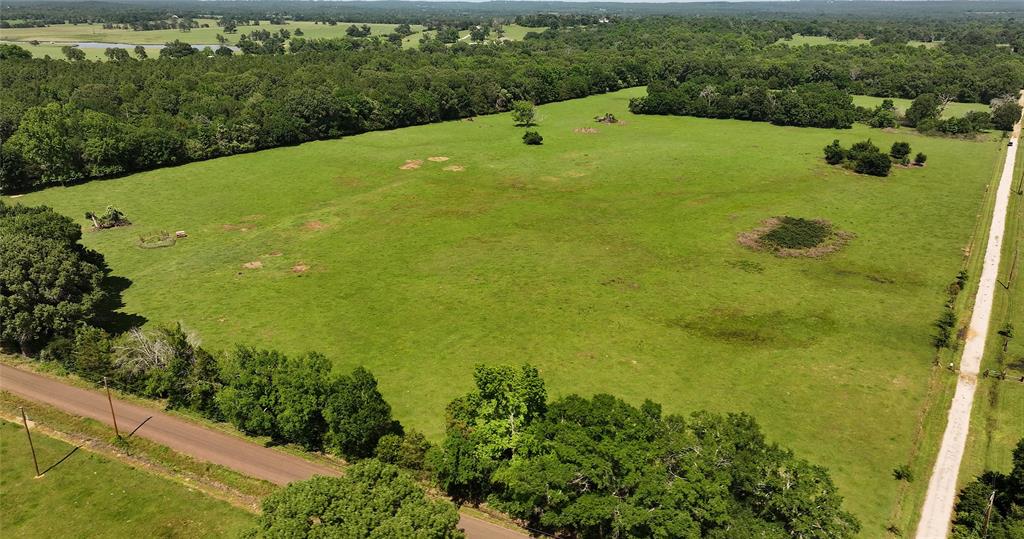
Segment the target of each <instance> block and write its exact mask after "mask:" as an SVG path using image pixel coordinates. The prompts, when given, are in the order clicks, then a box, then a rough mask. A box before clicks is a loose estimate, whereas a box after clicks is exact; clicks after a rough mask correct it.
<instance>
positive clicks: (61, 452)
mask: <svg viewBox="0 0 1024 539" xmlns="http://www.w3.org/2000/svg"><path fill="white" fill-rule="evenodd" d="M32 443H33V444H34V445H35V448H36V454H37V456H38V458H39V466H40V468H41V469H43V470H45V469H46V468H48V467H50V466H51V465H53V464H55V463H57V462H58V461H60V459H62V458H63V457H65V456H66V455H68V454H69V453H70V452H71V451H72V450H73V449H74V447H73V446H71V445H68V444H66V443H64V442H62V441H59V440H56V439H53V438H50V437H47V436H44V435H43V434H41V433H39V432H34V433H33V434H32ZM34 476H35V469H34V468H33V465H32V455H31V453H30V452H29V446H28V440H27V439H26V437H25V432H24V430H23V428H22V427H21V426H20V425H15V424H14V423H9V422H7V421H0V528H2V529H3V534H4V536H5V537H22V538H35V537H39V538H51V537H111V538H115V537H116V538H121V537H182V538H192V537H237V536H238V535H239V534H240V533H241V532H243V531H245V530H246V529H248V528H250V527H252V525H253V522H254V518H253V515H251V514H249V513H247V512H245V511H243V510H242V509H239V508H236V507H233V506H231V505H230V504H228V503H227V502H223V501H220V500H215V499H213V498H210V497H208V496H206V495H204V494H202V493H201V492H199V491H195V490H192V489H190V488H187V487H185V486H183V485H180V484H178V483H175V482H173V481H171V480H169V479H165V478H162V477H158V476H156V475H153V474H150V473H148V472H146V471H142V470H138V469H135V468H132V467H131V466H128V465H126V464H123V463H120V462H116V461H113V460H110V459H108V458H105V457H102V456H99V455H96V454H94V453H90V452H88V451H85V450H81V449H80V450H78V451H75V452H74V453H73V454H71V455H70V456H68V457H67V459H66V460H64V461H63V462H61V463H60V464H58V465H57V466H55V467H54V468H53V469H51V470H50V471H49V472H46V473H45V475H44V476H43V477H42V478H39V479H36V478H34Z"/></svg>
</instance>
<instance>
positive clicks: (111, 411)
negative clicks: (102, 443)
mask: <svg viewBox="0 0 1024 539" xmlns="http://www.w3.org/2000/svg"><path fill="white" fill-rule="evenodd" d="M103 389H106V390H107V402H108V403H109V404H110V417H111V418H113V419H114V435H115V436H117V437H118V438H120V437H121V433H120V432H119V431H118V430H117V415H116V414H115V413H114V399H112V398H110V387H109V386H107V377H106V376H104V377H103Z"/></svg>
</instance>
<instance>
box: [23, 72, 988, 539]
mask: <svg viewBox="0 0 1024 539" xmlns="http://www.w3.org/2000/svg"><path fill="white" fill-rule="evenodd" d="M643 93H644V90H643V89H642V88H637V89H630V90H625V91H621V92H616V93H611V94H607V95H600V96H594V97H589V98H585V99H578V100H573V101H567V102H562V103H555V104H550V105H545V106H542V107H539V108H538V123H539V125H538V126H537V127H535V129H537V130H538V131H539V132H540V133H541V134H542V135H543V136H544V145H543V146H526V145H524V144H522V142H521V140H520V139H521V137H522V134H523V128H520V127H514V126H513V122H512V120H511V118H510V116H509V115H507V114H499V115H494V116H487V117H478V118H475V119H474V120H473V121H454V122H447V123H442V124H435V125H427V126H420V127H412V128H406V129H398V130H393V131H385V132H375V133H367V134H363V135H358V136H352V137H347V138H344V139H341V140H332V141H322V142H314V143H309V144H304V145H301V146H296V147H289V148H278V149H273V150H267V151H263V152H259V153H253V154H249V155H239V156H233V157H227V158H222V159H216V160H211V161H206V162H201V163H193V164H189V165H184V166H179V167H173V168H166V169H161V170H155V171H150V172H144V173H140V174H135V175H132V176H129V177H125V178H121V179H115V180H107V181H94V182H91V183H87V184H84V185H79V186H74V187H66V188H53V189H48V190H45V191H42V192H38V193H33V194H29V195H25V196H24V197H21V198H19V199H18V201H19V202H22V203H25V204H48V205H51V206H53V207H55V208H56V209H57V210H59V211H60V212H62V213H65V214H67V215H70V216H73V217H74V218H76V219H77V220H78V221H79V222H80V223H82V225H83V226H85V225H86V220H85V219H84V218H83V214H84V212H86V211H89V210H92V211H97V210H100V209H102V208H104V207H105V206H107V205H108V204H113V205H115V206H117V207H118V208H120V209H121V210H123V211H125V212H126V213H127V215H128V217H129V218H130V219H131V220H132V222H133V223H134V224H133V225H132V226H130V227H126V228H121V229H113V230H105V231H102V232H87V233H86V234H85V235H84V242H85V243H86V244H87V245H88V246H90V247H92V248H95V249H97V250H99V251H100V252H102V253H103V254H104V255H105V256H106V259H107V261H108V262H109V264H110V266H111V268H112V272H113V274H114V275H117V276H122V277H125V278H127V279H129V280H130V281H131V286H130V287H128V288H127V290H126V291H125V292H124V296H123V299H124V303H125V307H124V311H125V312H129V313H138V314H140V315H143V316H145V317H146V318H148V319H149V321H150V322H151V323H173V322H177V321H180V322H182V323H183V324H184V326H185V327H186V328H188V329H190V330H193V331H196V332H197V333H198V334H199V336H200V337H201V338H202V340H203V341H204V343H205V345H206V346H208V347H210V348H213V349H229V348H230V347H232V346H233V345H234V343H246V344H252V345H258V346H265V347H274V348H278V349H280V350H282V351H285V352H288V353H299V352H305V351H310V350H317V351H320V352H323V353H325V354H326V355H328V357H330V358H332V360H333V361H334V364H335V365H336V367H337V369H338V370H345V369H350V368H352V367H354V366H356V365H365V366H367V367H368V368H370V369H371V370H372V371H373V372H374V373H375V374H376V375H377V377H378V378H379V379H380V382H381V388H382V391H383V392H384V395H385V397H386V398H387V399H388V400H389V401H390V402H391V403H392V405H393V407H394V411H395V413H396V415H397V417H398V418H399V419H400V420H401V421H402V422H403V423H404V424H405V425H406V427H413V428H416V429H420V430H422V431H424V432H425V433H426V434H427V435H428V436H429V437H431V438H432V439H434V440H438V439H440V437H441V436H442V434H443V429H444V407H445V405H446V404H447V403H448V402H449V401H450V400H451V399H452V398H454V397H456V396H458V395H460V394H463V393H464V392H466V391H467V390H469V389H470V388H471V387H472V370H473V366H474V365H475V364H478V363H488V364H497V363H520V362H531V363H533V364H535V365H537V366H538V367H539V368H540V369H541V371H542V373H543V376H544V378H545V380H546V381H547V384H548V390H549V394H550V396H552V397H557V396H560V395H565V394H568V393H574V392H575V393H581V394H584V395H590V394H593V393H597V392H609V393H614V394H616V395H621V396H623V397H624V398H626V399H628V400H630V401H631V402H634V403H638V402H641V401H642V400H643V399H652V400H654V401H657V402H660V403H662V404H663V405H664V408H665V411H666V412H673V413H675V412H680V413H688V412H691V411H694V410H698V409H710V410H715V411H719V412H747V413H750V414H752V415H754V416H755V417H756V418H757V420H758V421H759V422H760V424H761V425H762V426H763V427H764V429H765V431H766V433H767V435H768V436H769V438H770V439H771V440H773V441H778V442H780V443H782V444H784V445H786V446H788V447H792V448H793V449H794V450H796V451H797V452H798V453H799V454H800V455H801V456H804V457H806V458H808V459H809V460H811V461H812V462H815V463H818V464H821V465H824V466H827V467H828V468H829V469H830V470H831V472H832V474H833V477H834V478H835V480H836V482H837V484H838V485H839V487H840V489H841V491H842V493H843V495H844V496H845V497H846V504H847V507H848V508H849V509H850V510H852V511H853V512H854V513H855V514H857V515H858V516H859V517H860V519H861V520H862V521H863V523H864V536H865V537H878V536H881V535H883V534H884V533H885V532H884V530H885V528H886V526H888V525H889V524H890V523H891V519H892V518H894V517H893V516H892V515H894V514H896V515H897V517H895V518H896V519H897V520H898V521H899V522H898V524H899V526H900V527H902V528H904V529H906V528H907V522H904V520H909V518H910V517H908V516H907V513H905V510H910V509H911V508H909V507H908V508H904V509H900V507H901V506H902V503H903V502H902V500H903V497H904V496H906V495H907V494H906V491H907V489H908V488H909V489H910V491H911V495H913V494H914V493H918V491H922V492H923V490H924V488H925V487H926V484H927V481H926V480H925V479H922V480H919V481H917V482H915V483H913V484H911V485H910V486H909V487H908V486H906V485H905V484H902V483H899V482H897V481H895V480H894V479H893V478H892V470H893V468H895V467H897V466H899V465H902V464H906V463H908V462H909V463H910V464H911V465H912V467H913V468H914V469H915V470H916V472H917V474H918V477H922V476H925V475H926V473H927V469H928V468H930V466H931V462H932V460H931V459H932V458H933V456H934V455H933V454H931V452H929V451H918V449H917V448H919V447H921V444H922V443H923V444H924V447H926V448H927V447H929V440H931V439H932V438H934V437H938V436H940V435H941V426H936V425H935V423H936V422H938V421H942V420H944V418H945V414H944V413H934V410H936V409H940V408H942V407H944V406H945V403H944V402H938V400H939V399H940V397H936V393H935V391H934V380H933V378H934V377H933V376H932V373H933V370H932V369H933V367H932V365H933V358H934V356H935V352H934V349H933V348H932V346H931V333H932V327H931V324H932V321H933V320H935V319H936V318H937V317H938V315H939V314H940V313H941V310H942V306H943V302H944V300H945V292H944V291H945V288H946V286H947V284H948V283H949V282H950V281H952V280H953V279H954V277H955V275H956V273H957V271H958V270H959V269H960V268H961V266H962V264H963V259H964V255H963V251H962V249H963V248H964V247H965V246H966V245H968V244H969V243H970V241H971V237H972V235H973V234H974V233H975V228H976V227H975V222H976V219H977V217H978V216H979V215H981V214H983V211H984V209H983V207H982V206H983V204H984V199H985V191H986V184H987V183H988V182H990V181H992V179H993V177H994V175H995V174H996V171H997V168H998V166H1000V165H999V162H1000V158H1001V152H1002V150H1003V147H1004V143H1002V142H1000V141H998V140H997V139H995V138H986V139H985V140H983V141H964V140H959V139H953V138H944V137H925V136H921V135H918V134H916V133H915V132H912V131H905V132H904V131H900V132H898V133H896V132H886V131H882V130H877V129H870V128H868V127H866V126H862V125H857V126H855V127H854V128H853V129H848V130H829V129H808V128H795V127H778V126H773V125H770V124H767V123H751V122H742V121H736V120H713V119H701V118H688V117H668V116H634V115H631V114H629V113H628V112H627V105H628V101H629V98H630V97H633V96H638V95H643ZM606 112H611V113H614V114H615V115H616V116H617V117H619V118H621V119H623V120H625V122H624V123H622V124H619V125H604V124H597V123H595V122H594V120H593V117H594V116H597V115H600V114H604V113H606ZM583 128H595V129H596V130H597V132H596V133H587V132H583V131H582V130H583ZM836 138H838V139H839V140H840V141H841V142H842V144H843V145H844V146H849V145H850V144H852V143H854V142H856V141H859V140H863V139H866V138H871V139H872V140H873V141H874V142H875V143H876V144H878V145H879V146H880V147H883V148H888V147H889V146H890V145H891V144H892V143H893V142H894V141H897V140H906V141H908V142H910V144H911V146H912V151H913V152H915V153H916V152H919V151H921V152H924V153H926V154H928V156H929V159H928V165H927V166H926V167H923V168H900V167H896V168H894V170H893V174H892V175H891V176H890V177H888V178H876V177H869V176H861V175H857V174H854V173H852V172H850V171H847V170H844V169H842V168H838V167H831V166H829V165H827V164H826V163H825V162H824V160H823V159H822V148H823V147H824V146H825V145H827V144H828V143H829V142H831V141H832V140H833V139H836ZM430 157H435V158H447V160H443V161H442V160H440V159H438V160H435V161H431V160H429V159H428V158H430ZM410 160H411V163H410V164H409V165H408V166H405V169H402V168H401V167H403V166H404V165H405V164H406V163H407V162H408V161H410ZM781 215H791V216H797V217H805V218H823V219H828V220H830V221H831V222H832V223H833V224H834V226H835V228H837V229H839V230H843V231H848V232H852V233H854V234H856V237H855V238H854V239H853V240H852V241H851V242H850V243H849V244H848V245H847V246H846V247H844V248H843V250H842V251H840V252H838V253H835V254H832V255H829V256H827V257H825V258H821V259H807V258H777V257H775V256H773V255H771V254H767V253H762V252H753V251H750V250H747V249H746V248H744V247H742V246H741V245H739V243H738V242H737V235H739V234H740V233H742V232H744V231H748V230H750V229H752V228H755V227H757V226H758V225H759V223H760V222H761V221H762V220H763V219H766V218H769V217H772V216H781ZM161 230H164V231H170V232H173V231H176V230H184V231H186V232H187V233H188V238H186V239H183V240H180V241H179V242H178V243H177V244H176V245H174V246H172V247H168V248H163V249H141V248H139V247H138V246H137V242H138V238H139V236H140V235H145V234H151V233H154V232H157V231H161ZM253 263H258V264H253ZM246 264H248V266H249V267H248V268H247V267H245V265H246ZM256 266H259V267H256ZM253 267H256V268H255V269H250V268H253ZM930 387H931V388H932V389H930ZM932 405H935V406H932ZM928 410H931V412H929V413H925V412H926V411H928ZM922 417H924V418H925V419H923V420H922V419H921V418H922ZM922 432H924V433H925V434H924V435H922V434H921V433H922ZM922 436H923V437H924V438H925V440H924V442H922V441H921V437H922Z"/></svg>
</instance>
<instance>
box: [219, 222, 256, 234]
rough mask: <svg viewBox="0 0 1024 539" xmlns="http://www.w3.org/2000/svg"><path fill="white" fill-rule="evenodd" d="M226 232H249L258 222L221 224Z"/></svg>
mask: <svg viewBox="0 0 1024 539" xmlns="http://www.w3.org/2000/svg"><path fill="white" fill-rule="evenodd" d="M221 228H223V229H224V230H225V231H226V232H248V231H250V230H252V229H254V228H256V223H235V224H226V225H223V226H221Z"/></svg>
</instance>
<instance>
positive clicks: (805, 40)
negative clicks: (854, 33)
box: [776, 34, 871, 47]
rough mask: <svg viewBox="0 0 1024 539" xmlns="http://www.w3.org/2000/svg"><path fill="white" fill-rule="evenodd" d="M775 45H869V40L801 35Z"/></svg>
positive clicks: (779, 41) (795, 35)
mask: <svg viewBox="0 0 1024 539" xmlns="http://www.w3.org/2000/svg"><path fill="white" fill-rule="evenodd" d="M776 43H782V44H784V45H790V46H794V47H799V46H801V45H851V46H856V45H870V44H871V40H870V39H844V40H836V39H831V38H829V37H827V36H805V35H803V34H793V37H792V38H790V39H780V40H778V41H776Z"/></svg>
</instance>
